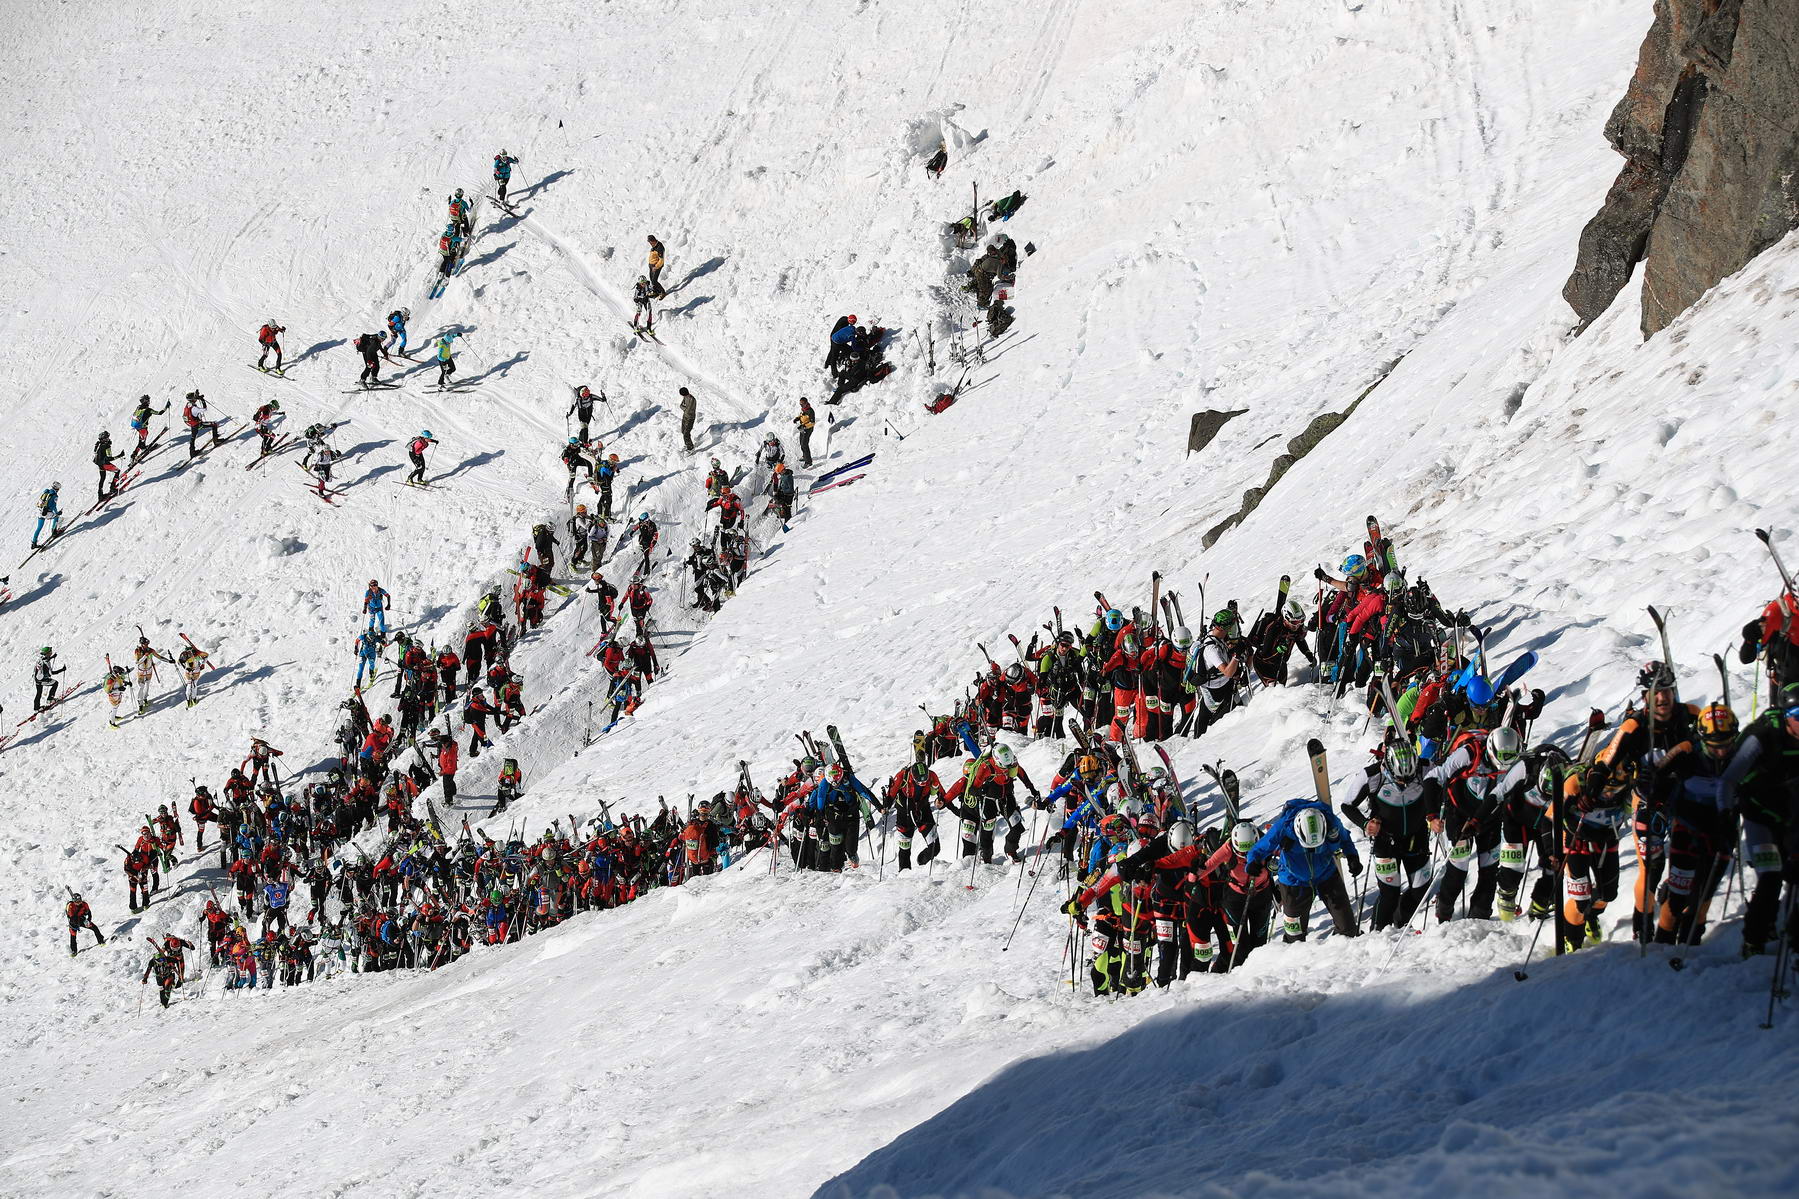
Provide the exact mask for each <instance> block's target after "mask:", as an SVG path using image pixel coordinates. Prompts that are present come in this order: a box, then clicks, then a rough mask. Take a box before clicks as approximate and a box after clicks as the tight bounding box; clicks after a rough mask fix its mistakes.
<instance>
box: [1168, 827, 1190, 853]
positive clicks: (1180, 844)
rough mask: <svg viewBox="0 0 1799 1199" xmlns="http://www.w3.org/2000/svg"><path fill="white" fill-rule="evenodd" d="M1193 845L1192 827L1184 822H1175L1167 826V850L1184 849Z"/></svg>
mask: <svg viewBox="0 0 1799 1199" xmlns="http://www.w3.org/2000/svg"><path fill="white" fill-rule="evenodd" d="M1191 844H1193V825H1192V824H1190V823H1188V822H1187V821H1185V820H1177V821H1175V822H1174V823H1173V824H1171V825H1169V826H1168V848H1170V849H1185V848H1187V846H1189V845H1191Z"/></svg>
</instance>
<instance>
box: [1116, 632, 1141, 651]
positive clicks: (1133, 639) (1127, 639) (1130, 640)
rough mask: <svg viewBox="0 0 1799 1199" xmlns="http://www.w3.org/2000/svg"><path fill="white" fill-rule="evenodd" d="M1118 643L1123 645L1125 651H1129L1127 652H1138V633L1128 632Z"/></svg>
mask: <svg viewBox="0 0 1799 1199" xmlns="http://www.w3.org/2000/svg"><path fill="white" fill-rule="evenodd" d="M1118 644H1119V645H1120V646H1121V647H1123V649H1124V652H1125V653H1127V654H1134V653H1136V652H1137V634H1135V633H1126V634H1125V635H1124V637H1123V638H1122V639H1121V640H1120V641H1119V642H1118Z"/></svg>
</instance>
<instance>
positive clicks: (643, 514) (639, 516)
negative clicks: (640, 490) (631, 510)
mask: <svg viewBox="0 0 1799 1199" xmlns="http://www.w3.org/2000/svg"><path fill="white" fill-rule="evenodd" d="M649 518H650V514H649V513H648V512H639V513H638V514H637V519H638V520H648V519H649Z"/></svg>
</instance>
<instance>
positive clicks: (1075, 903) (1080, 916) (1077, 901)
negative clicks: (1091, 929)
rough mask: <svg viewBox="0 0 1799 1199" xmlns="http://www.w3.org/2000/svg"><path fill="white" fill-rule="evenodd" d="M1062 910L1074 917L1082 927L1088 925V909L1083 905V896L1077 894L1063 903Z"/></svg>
mask: <svg viewBox="0 0 1799 1199" xmlns="http://www.w3.org/2000/svg"><path fill="white" fill-rule="evenodd" d="M1062 910H1063V911H1064V912H1067V913H1068V914H1069V915H1070V916H1072V917H1074V922H1075V923H1076V924H1078V925H1080V926H1081V927H1082V928H1086V927H1087V909H1086V908H1085V907H1083V906H1082V905H1081V897H1080V896H1078V895H1077V896H1075V897H1074V898H1073V899H1070V900H1069V901H1068V902H1067V903H1065V904H1063V905H1062Z"/></svg>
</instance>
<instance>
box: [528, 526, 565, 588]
mask: <svg viewBox="0 0 1799 1199" xmlns="http://www.w3.org/2000/svg"><path fill="white" fill-rule="evenodd" d="M561 544H562V543H561V542H560V541H558V540H557V539H556V530H554V529H552V528H550V526H549V525H547V524H544V523H543V522H541V521H540V522H538V523H537V524H534V525H532V526H531V548H533V549H535V550H536V551H537V561H538V562H539V563H540V564H541V565H542V566H543V570H544V574H545V575H546V576H548V575H549V574H550V572H552V571H554V570H555V569H556V547H557V546H558V545H561ZM547 581H548V579H547V577H546V579H545V582H547Z"/></svg>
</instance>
